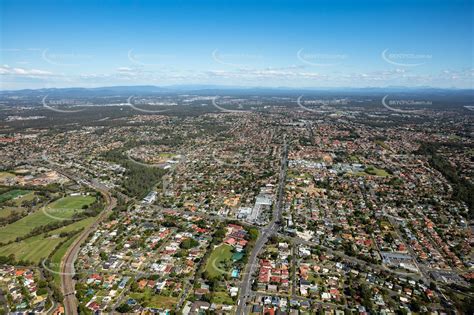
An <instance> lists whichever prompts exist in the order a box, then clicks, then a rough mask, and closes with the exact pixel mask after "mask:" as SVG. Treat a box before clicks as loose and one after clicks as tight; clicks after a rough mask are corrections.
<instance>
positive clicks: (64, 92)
mask: <svg viewBox="0 0 474 315" xmlns="http://www.w3.org/2000/svg"><path fill="white" fill-rule="evenodd" d="M183 93H185V94H197V95H223V94H227V95H285V94H286V95H295V94H298V95H302V94H304V95H312V94H313V95H317V94H352V95H370V94H375V95H380V94H391V93H397V94H405V93H406V94H412V95H413V94H418V95H427V94H430V95H443V96H449V95H473V96H474V90H472V89H442V88H433V87H403V86H390V87H383V88H379V87H365V88H351V87H338V88H331V87H327V88H289V87H274V88H269V87H244V86H223V85H172V86H153V85H137V86H108V87H97V88H81V87H77V88H45V89H25V90H6V91H0V96H31V97H35V96H45V95H48V96H51V97H66V96H67V97H100V96H130V95H152V94H157V95H158V94H183Z"/></svg>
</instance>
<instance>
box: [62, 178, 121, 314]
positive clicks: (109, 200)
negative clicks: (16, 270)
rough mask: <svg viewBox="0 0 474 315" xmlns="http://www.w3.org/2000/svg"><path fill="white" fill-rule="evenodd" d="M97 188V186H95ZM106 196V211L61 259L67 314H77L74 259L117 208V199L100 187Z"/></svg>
mask: <svg viewBox="0 0 474 315" xmlns="http://www.w3.org/2000/svg"><path fill="white" fill-rule="evenodd" d="M95 188H96V189H97V187H95ZM99 191H100V192H101V193H102V195H103V196H104V199H105V202H106V204H107V206H106V208H105V210H104V211H102V212H101V213H100V215H99V217H98V218H97V220H96V221H95V222H94V224H92V225H91V226H89V228H87V229H86V230H84V231H83V232H82V233H81V234H80V235H79V237H78V238H76V240H75V241H74V242H73V243H72V244H71V246H70V247H69V248H68V250H67V251H66V254H65V255H64V258H63V260H62V261H61V268H60V270H61V287H62V291H63V295H64V311H65V313H66V314H67V315H76V314H77V300H76V295H75V288H74V286H75V281H74V279H73V276H74V261H75V260H76V257H77V254H78V253H79V250H80V249H81V244H82V243H83V242H84V241H85V240H86V239H87V237H88V236H89V234H90V233H91V232H92V231H94V230H95V229H96V228H97V227H98V226H99V224H100V223H101V222H102V220H104V219H105V218H106V217H107V216H108V214H109V213H110V212H111V211H112V209H113V208H115V206H116V204H117V201H116V200H115V198H113V197H112V196H111V195H110V193H109V192H108V191H106V190H103V189H99Z"/></svg>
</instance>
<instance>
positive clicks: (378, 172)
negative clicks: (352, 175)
mask: <svg viewBox="0 0 474 315" xmlns="http://www.w3.org/2000/svg"><path fill="white" fill-rule="evenodd" d="M356 175H359V176H367V175H372V176H380V177H388V176H390V174H389V173H387V171H385V170H383V169H380V168H376V167H374V166H369V167H367V168H366V169H365V171H363V172H358V173H356Z"/></svg>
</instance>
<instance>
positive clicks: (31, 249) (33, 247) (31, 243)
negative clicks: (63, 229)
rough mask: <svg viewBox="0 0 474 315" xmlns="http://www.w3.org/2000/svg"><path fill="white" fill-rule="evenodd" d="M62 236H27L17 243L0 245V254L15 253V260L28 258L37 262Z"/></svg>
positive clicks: (46, 255) (44, 256)
mask: <svg viewBox="0 0 474 315" xmlns="http://www.w3.org/2000/svg"><path fill="white" fill-rule="evenodd" d="M63 240H64V238H59V237H48V238H44V236H43V235H38V236H33V237H30V238H27V239H25V240H23V241H21V242H19V243H16V242H15V243H11V244H9V245H6V246H3V247H0V256H8V255H10V254H13V255H15V259H17V260H29V261H32V262H33V263H35V264H37V263H39V262H40V261H41V260H43V259H44V258H46V257H48V255H49V253H51V252H52V251H53V249H54V248H55V247H56V246H57V245H58V244H59V243H60V242H61V241H63Z"/></svg>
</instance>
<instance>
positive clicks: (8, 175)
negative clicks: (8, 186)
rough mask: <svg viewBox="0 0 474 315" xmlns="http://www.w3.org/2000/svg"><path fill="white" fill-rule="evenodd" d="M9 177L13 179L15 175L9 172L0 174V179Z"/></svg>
mask: <svg viewBox="0 0 474 315" xmlns="http://www.w3.org/2000/svg"><path fill="white" fill-rule="evenodd" d="M9 177H15V174H12V173H9V172H0V179H2V178H9Z"/></svg>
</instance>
